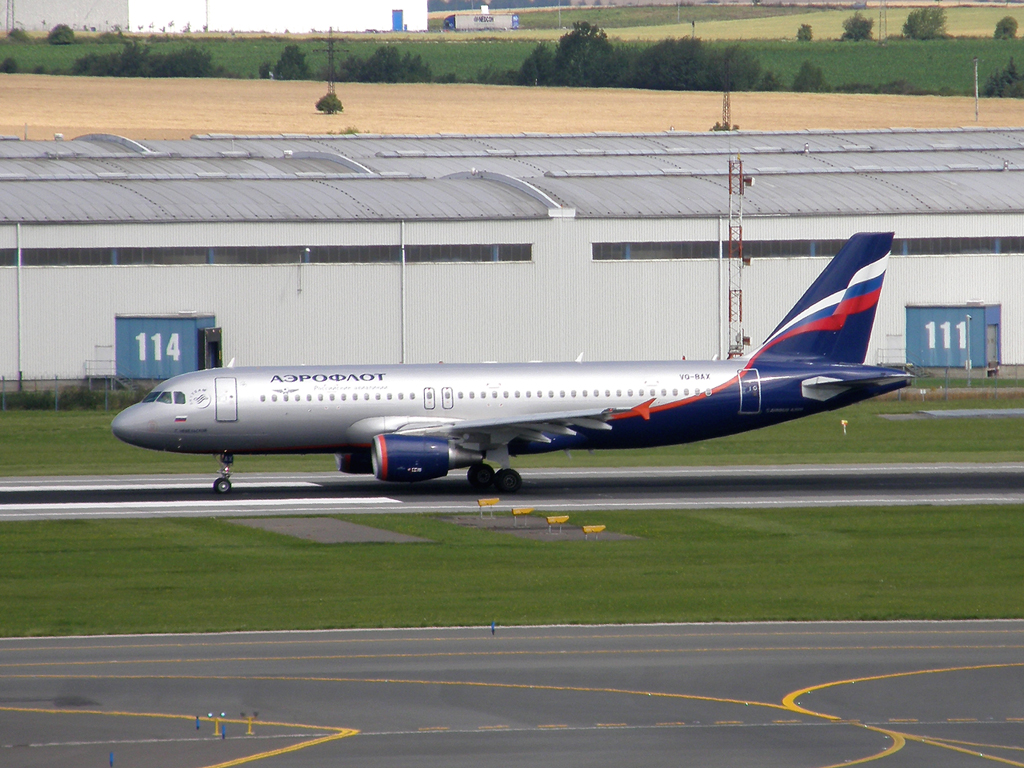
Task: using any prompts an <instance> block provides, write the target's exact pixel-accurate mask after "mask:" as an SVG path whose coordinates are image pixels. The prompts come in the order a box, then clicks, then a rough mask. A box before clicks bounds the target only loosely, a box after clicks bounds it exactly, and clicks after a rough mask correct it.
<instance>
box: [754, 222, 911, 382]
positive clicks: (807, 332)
mask: <svg viewBox="0 0 1024 768" xmlns="http://www.w3.org/2000/svg"><path fill="white" fill-rule="evenodd" d="M892 237H893V234H892V233H891V232H885V233H877V234H859V235H854V236H853V237H851V238H850V239H849V240H848V241H847V242H846V244H845V245H844V246H843V247H842V249H840V251H839V253H837V254H836V256H835V258H833V259H832V261H831V262H829V265H828V267H826V269H825V271H824V272H822V273H821V275H819V276H818V279H817V280H815V281H814V283H813V284H812V285H811V287H810V288H808V289H807V292H806V293H804V295H803V297H802V298H801V299H800V301H798V302H797V303H796V306H794V307H793V309H791V310H790V311H789V314H788V315H786V317H785V318H783V320H782V322H781V323H779V325H778V327H777V328H776V329H775V330H774V331H772V332H771V334H770V335H769V336H768V339H767V340H766V341H765V343H764V344H763V345H762V346H761V348H760V349H759V350H758V351H757V352H756V353H754V355H753V357H752V362H753V361H754V360H758V359H760V358H763V357H765V356H768V357H771V358H776V359H778V358H787V357H788V358H799V357H819V358H825V359H827V360H832V361H834V362H842V363H863V362H864V358H865V355H866V354H867V349H868V341H869V340H870V337H871V328H872V325H873V324H874V321H875V308H876V307H877V306H878V297H879V295H880V294H881V292H882V280H883V279H884V278H885V268H886V265H887V264H888V260H889V251H890V250H891V249H892Z"/></svg>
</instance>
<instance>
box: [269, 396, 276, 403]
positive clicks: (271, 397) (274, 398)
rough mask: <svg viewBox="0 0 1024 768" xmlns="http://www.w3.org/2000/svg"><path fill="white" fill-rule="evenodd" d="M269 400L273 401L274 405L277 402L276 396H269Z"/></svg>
mask: <svg viewBox="0 0 1024 768" xmlns="http://www.w3.org/2000/svg"><path fill="white" fill-rule="evenodd" d="M270 399H271V400H273V401H274V402H275V403H276V402H277V395H271V396H270Z"/></svg>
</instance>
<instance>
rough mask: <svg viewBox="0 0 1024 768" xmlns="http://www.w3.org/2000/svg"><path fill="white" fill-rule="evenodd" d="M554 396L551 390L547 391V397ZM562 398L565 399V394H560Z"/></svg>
mask: <svg viewBox="0 0 1024 768" xmlns="http://www.w3.org/2000/svg"><path fill="white" fill-rule="evenodd" d="M554 396H555V393H554V392H552V391H551V390H548V397H554ZM562 397H565V392H563V393H562Z"/></svg>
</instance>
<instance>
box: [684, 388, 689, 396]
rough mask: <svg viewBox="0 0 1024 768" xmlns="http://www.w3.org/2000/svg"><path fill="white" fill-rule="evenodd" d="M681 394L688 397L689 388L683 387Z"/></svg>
mask: <svg viewBox="0 0 1024 768" xmlns="http://www.w3.org/2000/svg"><path fill="white" fill-rule="evenodd" d="M683 396H684V397H689V396H690V390H689V389H684V390H683Z"/></svg>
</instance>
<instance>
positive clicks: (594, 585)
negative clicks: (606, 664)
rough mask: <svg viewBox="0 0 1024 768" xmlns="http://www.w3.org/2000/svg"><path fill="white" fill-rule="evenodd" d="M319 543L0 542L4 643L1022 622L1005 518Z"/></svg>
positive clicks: (761, 518) (651, 515) (630, 519)
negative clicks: (554, 628) (165, 636)
mask: <svg viewBox="0 0 1024 768" xmlns="http://www.w3.org/2000/svg"><path fill="white" fill-rule="evenodd" d="M345 519H350V520H353V521H356V522H359V523H363V524H369V525H372V526H376V527H380V528H386V529H388V530H394V531H400V532H402V533H407V534H412V535H416V536H420V537H423V538H426V539H429V540H430V542H431V543H420V544H316V543H312V542H308V541H304V540H301V539H296V538H292V537H288V536H282V535H278V534H273V533H267V532H263V531H259V530H254V529H251V528H248V527H244V526H238V525H233V524H231V523H228V522H225V521H219V520H209V519H178V520H160V521H155V520H137V521H87V522H85V521H75V522H25V523H3V524H0V547H2V551H3V553H4V556H3V558H2V559H0V635H2V636H24V635H62V634H86V633H90V634H91V633H125V632H127V633H140V632H171V631H173V632H190V631H227V630H270V629H282V630H283V629H312V628H327V627H391V626H440V625H478V626H484V625H487V624H490V622H491V621H496V622H497V623H498V624H499V625H510V624H534V623H604V622H610V623H620V622H669V621H726V620H730V621H732V620H743V621H747V620H811V619H834V620H840V619H905V618H916V619H954V618H956V619H963V618H1010V617H1021V616H1024V554H1022V553H1024V528H1022V526H1021V525H1020V514H1019V510H1016V509H1014V508H1011V507H993V508H968V507H956V508H940V507H927V508H855V509H836V508H834V507H830V508H821V509H802V510H770V511H750V510H702V511H665V512H642V513H641V512H601V513H596V512H595V513H589V514H579V515H574V516H573V520H572V521H573V522H575V523H577V524H583V523H603V524H605V525H607V526H608V529H609V530H613V531H617V532H620V533H626V534H630V535H633V536H636V537H638V538H637V539H636V540H632V541H608V540H598V541H589V542H569V541H561V542H544V541H530V540H524V539H519V538H516V537H513V536H511V535H508V534H504V533H498V532H494V531H486V530H476V529H469V528H463V527H460V526H456V525H452V524H451V523H449V522H446V521H444V520H443V519H441V518H438V517H433V516H421V515H395V516H376V515H374V516H371V517H359V516H355V517H349V518H345Z"/></svg>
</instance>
